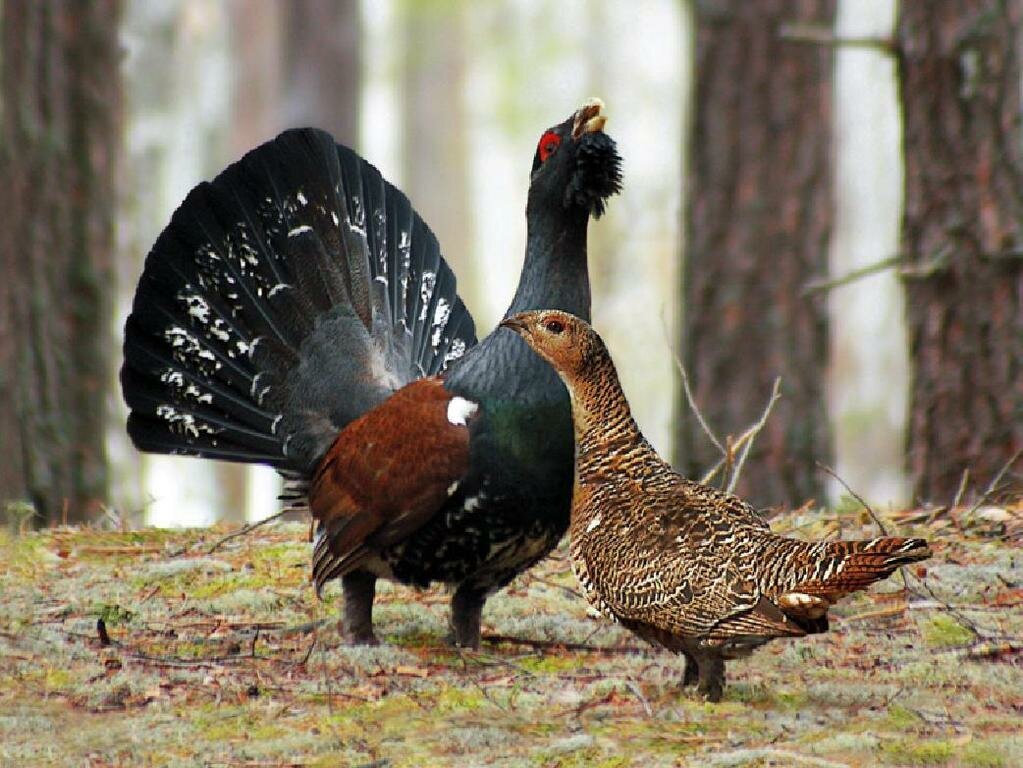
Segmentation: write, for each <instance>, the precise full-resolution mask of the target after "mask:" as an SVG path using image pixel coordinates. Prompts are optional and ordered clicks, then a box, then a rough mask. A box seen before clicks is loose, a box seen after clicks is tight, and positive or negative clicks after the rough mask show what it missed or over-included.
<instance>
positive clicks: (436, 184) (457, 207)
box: [399, 3, 478, 307]
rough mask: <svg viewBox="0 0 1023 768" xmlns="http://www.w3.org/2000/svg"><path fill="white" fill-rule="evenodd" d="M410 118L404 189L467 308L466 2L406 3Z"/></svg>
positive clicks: (470, 295) (471, 294) (471, 293)
mask: <svg viewBox="0 0 1023 768" xmlns="http://www.w3.org/2000/svg"><path fill="white" fill-rule="evenodd" d="M399 7H400V8H401V13H402V17H401V25H402V30H403V38H404V41H405V45H404V46H403V52H404V62H403V72H402V75H403V80H402V88H403V91H404V94H403V95H404V99H403V100H404V103H405V120H404V135H403V137H402V138H403V141H402V165H403V171H404V174H403V175H404V178H403V181H402V188H403V189H404V191H405V193H406V194H407V195H408V196H409V199H410V200H411V201H412V205H414V206H415V208H416V210H417V211H418V212H419V214H420V215H421V216H422V217H423V219H424V220H425V221H426V222H427V224H429V225H430V228H431V229H432V230H433V232H434V234H435V235H436V236H437V240H438V241H439V242H440V247H441V253H443V254H444V258H445V260H446V261H447V262H448V264H449V265H450V266H451V268H452V269H453V270H454V272H455V274H456V275H457V276H458V292H459V295H461V297H462V299H463V300H464V301H466V303H467V304H468V306H470V307H472V306H474V303H475V299H476V295H475V294H476V291H475V290H474V287H475V280H474V279H473V275H474V273H475V272H477V271H478V270H477V269H473V265H472V264H471V263H470V262H471V258H470V257H471V254H470V250H471V240H472V226H471V221H470V219H469V217H467V216H466V215H465V213H466V211H468V210H469V209H470V207H471V206H470V200H469V156H470V152H469V136H468V131H467V130H466V114H465V113H466V110H465V106H464V98H465V96H464V94H465V88H466V64H465V55H466V54H465V34H464V30H463V26H464V24H463V21H464V19H463V14H464V12H465V10H464V7H462V6H460V5H457V4H453V5H447V4H443V3H403V4H401V5H400V6H399Z"/></svg>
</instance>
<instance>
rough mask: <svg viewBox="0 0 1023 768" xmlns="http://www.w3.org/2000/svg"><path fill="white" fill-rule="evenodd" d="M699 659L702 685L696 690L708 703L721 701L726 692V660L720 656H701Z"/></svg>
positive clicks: (710, 654)
mask: <svg viewBox="0 0 1023 768" xmlns="http://www.w3.org/2000/svg"><path fill="white" fill-rule="evenodd" d="M696 658H697V664H698V666H699V669H700V672H699V680H700V685H699V687H698V688H697V689H696V690H697V692H699V693H700V694H701V695H703V696H704V697H706V699H707V701H721V696H722V694H723V693H724V690H725V660H724V659H722V658H721V656H720V654H717V653H708V654H705V655H704V654H701V655H700V656H698V657H696Z"/></svg>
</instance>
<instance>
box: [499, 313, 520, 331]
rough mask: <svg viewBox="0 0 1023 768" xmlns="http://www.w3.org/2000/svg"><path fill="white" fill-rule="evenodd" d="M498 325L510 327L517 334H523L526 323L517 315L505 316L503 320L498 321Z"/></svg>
mask: <svg viewBox="0 0 1023 768" xmlns="http://www.w3.org/2000/svg"><path fill="white" fill-rule="evenodd" d="M498 326H499V327H501V328H510V329H511V330H513V331H515V333H517V334H518V335H519V336H522V335H524V334H525V332H526V323H525V321H524V320H522V319H521V318H520V317H519V316H518V315H512V316H511V317H506V318H505V319H504V320H502V321H501V322H500V323H498Z"/></svg>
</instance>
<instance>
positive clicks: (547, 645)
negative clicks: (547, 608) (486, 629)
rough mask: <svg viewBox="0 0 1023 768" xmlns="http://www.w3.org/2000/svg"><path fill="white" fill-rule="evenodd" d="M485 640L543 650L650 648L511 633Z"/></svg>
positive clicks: (610, 651)
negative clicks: (548, 638)
mask: <svg viewBox="0 0 1023 768" xmlns="http://www.w3.org/2000/svg"><path fill="white" fill-rule="evenodd" d="M482 639H483V642H485V643H494V644H495V645H501V644H508V645H528V646H529V647H531V648H539V649H542V650H560V649H563V650H566V651H590V652H592V653H607V654H619V653H645V652H646V651H648V650H650V649H649V648H643V647H640V646H637V645H590V644H589V643H570V642H568V641H567V640H531V639H530V638H528V637H513V636H511V635H484V636H483V638H482Z"/></svg>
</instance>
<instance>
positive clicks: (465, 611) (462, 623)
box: [451, 584, 487, 648]
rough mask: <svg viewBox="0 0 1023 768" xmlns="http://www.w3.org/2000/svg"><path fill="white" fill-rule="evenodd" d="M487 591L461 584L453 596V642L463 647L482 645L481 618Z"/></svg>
mask: <svg viewBox="0 0 1023 768" xmlns="http://www.w3.org/2000/svg"><path fill="white" fill-rule="evenodd" d="M486 600H487V593H486V592H485V591H482V590H479V589H477V588H475V587H470V586H468V585H467V584H460V585H459V587H458V589H456V590H455V594H454V595H453V596H452V598H451V642H452V643H453V644H454V645H457V646H460V647H462V648H479V647H480V619H481V617H482V614H483V603H485V602H486Z"/></svg>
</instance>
